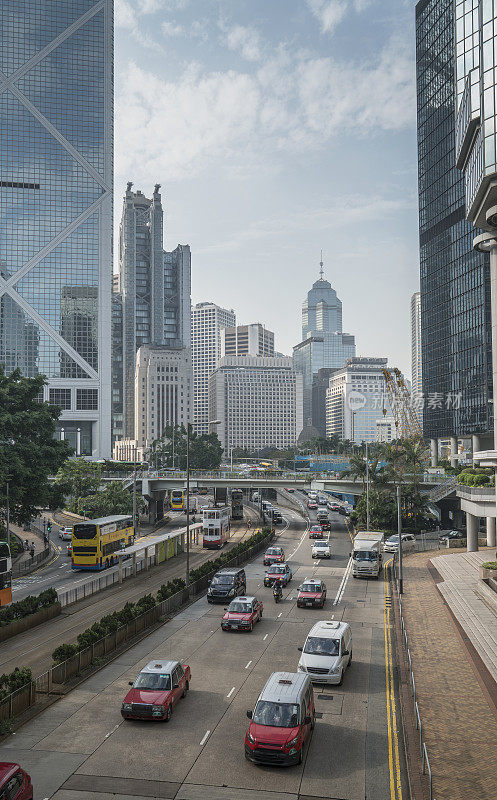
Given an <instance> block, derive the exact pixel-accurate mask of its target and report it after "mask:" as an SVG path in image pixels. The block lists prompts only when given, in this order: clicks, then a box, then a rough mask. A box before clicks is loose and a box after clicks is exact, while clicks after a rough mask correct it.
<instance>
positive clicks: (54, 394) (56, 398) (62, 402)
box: [49, 389, 71, 411]
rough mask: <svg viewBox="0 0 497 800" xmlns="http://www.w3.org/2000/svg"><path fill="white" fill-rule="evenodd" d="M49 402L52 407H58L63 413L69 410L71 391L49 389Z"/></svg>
mask: <svg viewBox="0 0 497 800" xmlns="http://www.w3.org/2000/svg"><path fill="white" fill-rule="evenodd" d="M49 394H50V400H49V402H50V403H51V404H52V405H53V406H60V408H62V410H63V411H70V410H71V390H70V389H50V393H49Z"/></svg>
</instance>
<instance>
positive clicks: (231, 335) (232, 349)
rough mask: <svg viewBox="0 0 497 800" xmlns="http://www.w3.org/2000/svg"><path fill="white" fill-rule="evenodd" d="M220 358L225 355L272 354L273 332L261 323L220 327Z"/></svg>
mask: <svg viewBox="0 0 497 800" xmlns="http://www.w3.org/2000/svg"><path fill="white" fill-rule="evenodd" d="M219 335H220V337H221V358H224V357H225V356H274V333H273V332H272V331H268V330H267V329H266V328H265V327H264V326H263V325H260V324H259V323H254V324H253V325H236V326H233V327H230V328H221V330H220V331H219Z"/></svg>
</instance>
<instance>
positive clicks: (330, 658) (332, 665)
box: [299, 620, 352, 686]
mask: <svg viewBox="0 0 497 800" xmlns="http://www.w3.org/2000/svg"><path fill="white" fill-rule="evenodd" d="M299 650H300V651H301V653H302V655H301V656H300V661H299V672H306V673H307V674H308V675H309V677H310V679H311V681H313V682H314V683H333V684H336V685H337V686H340V685H341V683H342V681H343V673H344V672H345V670H346V668H347V667H348V666H349V664H350V662H351V661H352V631H351V630H350V626H349V625H348V624H347V623H346V622H338V621H334V620H333V621H330V622H327V621H326V620H322V621H321V622H316V624H315V625H313V627H312V628H311V630H310V631H309V634H308V636H307V639H306V640H305V644H304V646H303V647H299Z"/></svg>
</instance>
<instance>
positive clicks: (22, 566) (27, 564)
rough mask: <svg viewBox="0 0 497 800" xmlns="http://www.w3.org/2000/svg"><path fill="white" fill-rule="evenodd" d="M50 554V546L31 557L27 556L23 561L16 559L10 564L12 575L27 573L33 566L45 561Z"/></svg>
mask: <svg viewBox="0 0 497 800" xmlns="http://www.w3.org/2000/svg"><path fill="white" fill-rule="evenodd" d="M49 556H50V547H46V548H45V550H42V551H41V553H37V554H36V555H35V556H33V558H27V559H25V560H24V561H18V562H16V563H13V564H12V577H13V578H19V577H20V576H21V575H29V573H30V572H31V571H32V569H33V567H36V566H37V565H38V564H41V563H42V562H43V561H46V559H47V558H49Z"/></svg>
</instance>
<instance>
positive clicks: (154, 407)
mask: <svg viewBox="0 0 497 800" xmlns="http://www.w3.org/2000/svg"><path fill="white" fill-rule="evenodd" d="M191 384H192V371H191V361H190V353H189V351H188V350H187V349H186V348H184V347H183V348H180V347H178V348H177V349H173V348H171V347H168V346H163V347H154V346H150V345H142V346H141V347H140V348H139V349H138V352H137V354H136V373H135V382H134V385H135V410H136V413H135V437H134V438H135V440H136V444H137V447H138V448H141V449H142V450H144V451H146V450H148V449H149V448H150V447H151V445H152V442H154V441H155V440H156V439H158V438H159V437H160V436H161V435H162V434H163V432H164V429H165V428H166V426H168V425H184V426H185V427H186V425H187V423H188V422H190V420H191V388H192V387H191Z"/></svg>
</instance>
